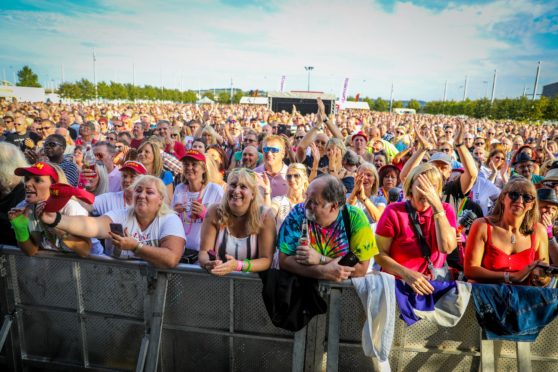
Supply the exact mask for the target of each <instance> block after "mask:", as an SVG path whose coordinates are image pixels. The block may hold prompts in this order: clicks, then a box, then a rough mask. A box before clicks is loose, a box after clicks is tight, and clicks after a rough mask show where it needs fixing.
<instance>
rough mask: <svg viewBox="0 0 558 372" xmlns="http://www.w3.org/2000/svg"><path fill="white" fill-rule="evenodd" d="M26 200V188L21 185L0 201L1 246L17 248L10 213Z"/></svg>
mask: <svg viewBox="0 0 558 372" xmlns="http://www.w3.org/2000/svg"><path fill="white" fill-rule="evenodd" d="M23 199H25V187H24V186H23V183H19V184H18V185H17V186H16V187H15V188H14V189H13V190H12V192H10V193H9V194H8V195H6V196H5V197H3V198H2V199H1V200H0V231H2V234H0V244H8V245H14V246H17V242H16V239H15V234H14V230H12V225H11V224H10V219H9V218H8V212H9V211H10V209H12V208H14V207H15V206H16V205H17V204H18V203H19V202H20V201H22V200H23Z"/></svg>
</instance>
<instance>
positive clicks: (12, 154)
mask: <svg viewBox="0 0 558 372" xmlns="http://www.w3.org/2000/svg"><path fill="white" fill-rule="evenodd" d="M27 166H29V164H27V160H25V156H24V155H23V153H22V152H21V150H20V149H19V148H18V147H17V146H16V145H13V144H11V143H9V142H0V231H2V234H0V244H8V245H17V241H16V240H15V235H14V231H13V230H12V226H11V225H10V220H9V219H8V212H9V211H10V209H12V208H14V207H15V206H16V205H17V204H18V203H19V202H20V201H22V200H23V198H25V187H24V186H23V182H21V181H22V177H21V176H16V175H15V174H14V171H15V170H16V168H24V167H27Z"/></svg>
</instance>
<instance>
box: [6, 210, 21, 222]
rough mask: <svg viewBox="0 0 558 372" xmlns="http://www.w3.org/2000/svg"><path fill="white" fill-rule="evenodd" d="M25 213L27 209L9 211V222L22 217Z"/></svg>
mask: <svg viewBox="0 0 558 372" xmlns="http://www.w3.org/2000/svg"><path fill="white" fill-rule="evenodd" d="M24 213H25V209H22V208H12V209H10V210H9V211H8V218H9V220H10V221H11V220H13V219H14V218H16V217H18V216H20V215H22V214H24Z"/></svg>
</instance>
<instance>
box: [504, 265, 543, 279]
mask: <svg viewBox="0 0 558 372" xmlns="http://www.w3.org/2000/svg"><path fill="white" fill-rule="evenodd" d="M539 262H540V261H539V260H537V261H535V262H533V263H531V264H529V265H527V266H525V267H524V268H523V269H522V270H520V271H516V272H513V273H510V280H511V282H512V283H521V282H523V281H524V280H525V279H527V278H528V277H529V275H531V271H533V270H534V269H535V267H536V266H537V264H538V263H539Z"/></svg>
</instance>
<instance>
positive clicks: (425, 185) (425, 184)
mask: <svg viewBox="0 0 558 372" xmlns="http://www.w3.org/2000/svg"><path fill="white" fill-rule="evenodd" d="M416 181H417V182H418V183H417V190H418V191H419V192H420V193H421V194H422V195H423V196H424V197H425V198H426V200H427V201H428V204H430V205H431V206H432V208H434V213H436V212H441V211H443V210H444V207H443V206H442V201H441V200H440V195H439V194H438V191H437V190H436V188H434V186H433V185H432V182H430V180H429V179H428V177H426V176H425V175H424V174H421V175H419V176H418V177H417V180H416Z"/></svg>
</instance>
